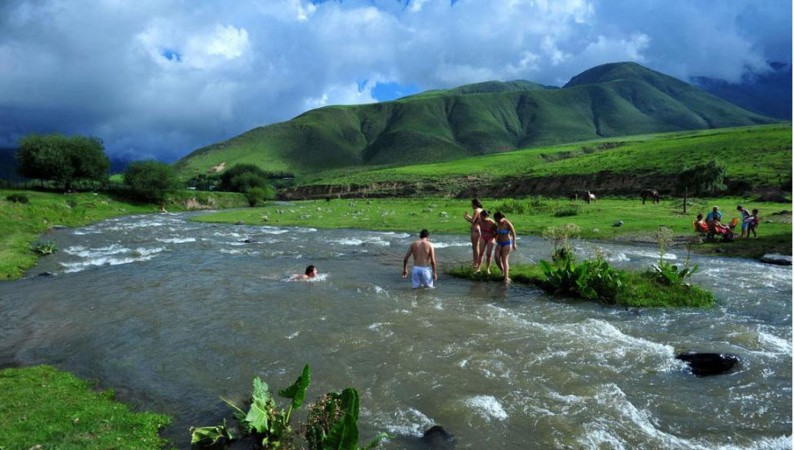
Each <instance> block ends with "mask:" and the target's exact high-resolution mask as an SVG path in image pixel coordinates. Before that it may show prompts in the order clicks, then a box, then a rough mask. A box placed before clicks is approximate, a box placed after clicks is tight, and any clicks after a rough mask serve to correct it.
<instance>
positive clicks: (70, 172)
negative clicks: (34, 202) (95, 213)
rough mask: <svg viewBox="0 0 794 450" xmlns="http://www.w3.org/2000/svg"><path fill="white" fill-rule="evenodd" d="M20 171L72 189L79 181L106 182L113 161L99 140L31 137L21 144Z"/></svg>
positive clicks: (24, 139)
mask: <svg viewBox="0 0 794 450" xmlns="http://www.w3.org/2000/svg"><path fill="white" fill-rule="evenodd" d="M16 156H17V172H18V173H19V175H21V176H23V177H27V178H36V179H40V180H49V181H53V182H54V183H56V184H57V185H59V186H63V187H64V188H65V189H66V190H71V189H72V186H73V184H74V183H75V182H76V181H79V180H86V181H93V182H99V183H104V182H106V181H107V176H108V170H109V169H110V160H109V159H108V157H107V155H105V149H104V146H103V144H102V141H101V140H100V139H99V138H95V137H86V136H63V135H60V134H50V135H36V134H31V135H28V136H26V137H24V138H22V139H21V140H20V141H19V150H18V151H17V155H16Z"/></svg>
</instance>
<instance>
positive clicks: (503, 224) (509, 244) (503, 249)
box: [493, 211, 517, 283]
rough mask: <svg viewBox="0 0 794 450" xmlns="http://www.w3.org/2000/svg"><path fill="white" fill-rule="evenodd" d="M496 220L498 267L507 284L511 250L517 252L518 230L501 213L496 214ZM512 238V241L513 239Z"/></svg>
mask: <svg viewBox="0 0 794 450" xmlns="http://www.w3.org/2000/svg"><path fill="white" fill-rule="evenodd" d="M493 218H494V219H495V220H496V252H495V255H494V259H496V267H498V268H499V270H501V271H502V273H503V274H504V278H505V283H509V282H510V250H511V249H512V250H516V238H517V237H516V229H515V228H514V227H513V224H512V223H510V221H509V220H507V219H506V218H505V215H504V214H502V213H501V212H500V211H497V212H496V214H494V216H493ZM511 238H512V239H511Z"/></svg>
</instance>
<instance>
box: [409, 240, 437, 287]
mask: <svg viewBox="0 0 794 450" xmlns="http://www.w3.org/2000/svg"><path fill="white" fill-rule="evenodd" d="M411 256H413V257H414V267H413V271H412V272H411V286H412V287H413V288H418V287H429V288H431V287H433V281H434V280H437V279H438V273H436V250H435V249H434V248H433V244H431V243H430V232H428V231H427V230H426V229H425V230H422V231H421V232H420V233H419V240H418V241H415V242H414V243H413V244H411V247H410V248H409V249H408V252H407V253H406V254H405V258H403V278H408V259H409V258H411Z"/></svg>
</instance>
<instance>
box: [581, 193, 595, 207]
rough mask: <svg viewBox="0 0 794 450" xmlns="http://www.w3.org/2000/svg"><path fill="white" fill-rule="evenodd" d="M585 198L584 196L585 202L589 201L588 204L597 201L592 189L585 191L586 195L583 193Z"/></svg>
mask: <svg viewBox="0 0 794 450" xmlns="http://www.w3.org/2000/svg"><path fill="white" fill-rule="evenodd" d="M583 198H584V201H585V203H587V204H590V202H594V201H596V196H595V194H593V193H592V192H590V191H587V192H585V193H584V195H583Z"/></svg>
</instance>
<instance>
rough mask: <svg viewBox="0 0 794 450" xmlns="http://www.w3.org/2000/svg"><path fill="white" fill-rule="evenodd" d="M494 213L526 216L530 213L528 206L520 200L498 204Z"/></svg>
mask: <svg viewBox="0 0 794 450" xmlns="http://www.w3.org/2000/svg"><path fill="white" fill-rule="evenodd" d="M493 210H494V211H501V212H502V213H504V214H525V213H526V212H528V210H529V209H528V208H527V205H526V204H524V203H521V202H520V201H518V200H514V199H510V200H505V201H503V202H502V203H499V204H497V205H496V206H494V208H493Z"/></svg>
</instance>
